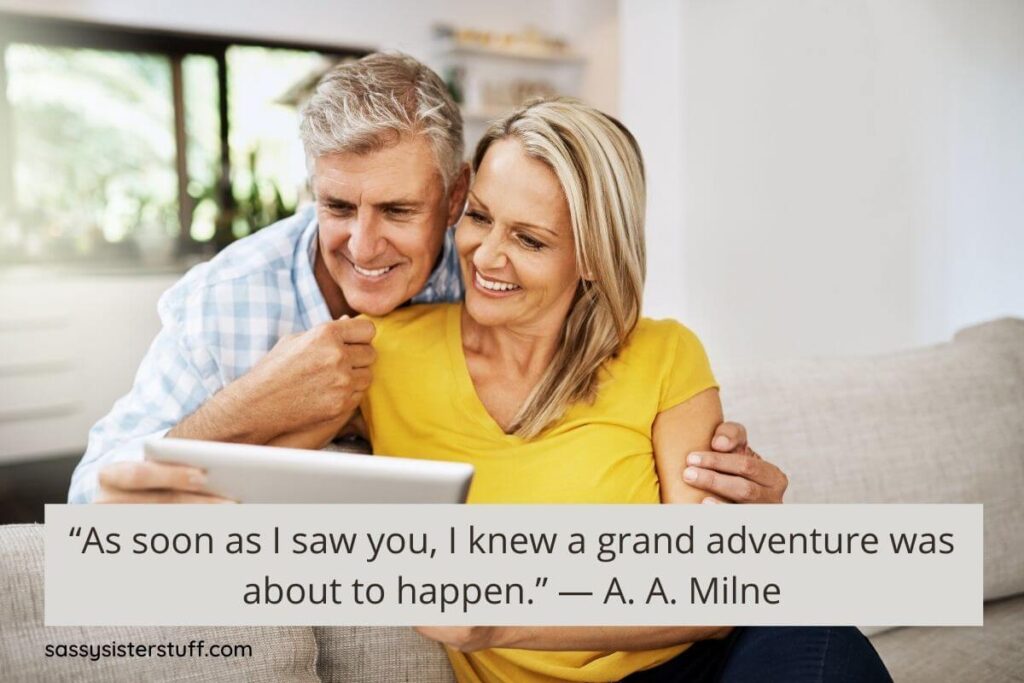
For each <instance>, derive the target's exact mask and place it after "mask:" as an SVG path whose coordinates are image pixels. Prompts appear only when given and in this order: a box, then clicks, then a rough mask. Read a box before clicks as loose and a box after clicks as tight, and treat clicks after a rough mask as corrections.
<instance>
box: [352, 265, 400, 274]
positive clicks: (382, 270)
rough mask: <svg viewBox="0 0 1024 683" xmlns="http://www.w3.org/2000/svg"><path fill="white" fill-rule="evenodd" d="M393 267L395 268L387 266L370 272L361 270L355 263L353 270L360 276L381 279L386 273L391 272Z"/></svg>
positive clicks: (366, 269) (364, 269)
mask: <svg viewBox="0 0 1024 683" xmlns="http://www.w3.org/2000/svg"><path fill="white" fill-rule="evenodd" d="M393 267H394V266H385V267H384V268H377V269H375V270H370V269H368V268H360V267H359V266H357V265H356V264H354V263H353V264H352V269H353V270H355V271H356V272H357V273H359V274H360V275H363V276H365V277H380V276H381V275H383V274H384V273H386V272H388V271H389V270H391V269H392V268H393Z"/></svg>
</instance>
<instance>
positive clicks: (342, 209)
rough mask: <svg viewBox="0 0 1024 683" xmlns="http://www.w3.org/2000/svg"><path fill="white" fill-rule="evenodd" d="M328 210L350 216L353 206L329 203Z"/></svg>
mask: <svg viewBox="0 0 1024 683" xmlns="http://www.w3.org/2000/svg"><path fill="white" fill-rule="evenodd" d="M327 210H328V211H330V212H331V213H333V214H337V215H339V216H348V215H351V213H352V207H351V206H346V205H345V204H328V205H327Z"/></svg>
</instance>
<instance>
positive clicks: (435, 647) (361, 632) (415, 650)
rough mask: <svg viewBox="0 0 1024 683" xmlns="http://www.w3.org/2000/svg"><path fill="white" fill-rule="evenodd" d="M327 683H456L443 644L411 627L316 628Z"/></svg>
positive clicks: (319, 662) (320, 667)
mask: <svg viewBox="0 0 1024 683" xmlns="http://www.w3.org/2000/svg"><path fill="white" fill-rule="evenodd" d="M313 631H314V632H315V633H316V640H317V644H319V646H320V658H319V659H318V660H317V672H318V673H319V674H320V678H321V680H323V681H324V683H377V681H396V683H397V681H415V682H416V683H454V681H455V677H454V676H453V675H452V668H451V665H450V664H449V663H448V656H447V655H446V654H445V653H444V647H442V646H441V645H440V644H438V643H436V642H434V641H432V640H429V639H428V638H424V637H423V636H421V635H420V634H418V633H416V632H415V631H413V630H412V629H411V628H408V627H397V626H318V627H314V628H313Z"/></svg>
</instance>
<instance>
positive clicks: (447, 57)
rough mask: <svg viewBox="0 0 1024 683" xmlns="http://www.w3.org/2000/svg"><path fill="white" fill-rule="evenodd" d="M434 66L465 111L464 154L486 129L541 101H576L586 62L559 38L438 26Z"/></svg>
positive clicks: (530, 30)
mask: <svg viewBox="0 0 1024 683" xmlns="http://www.w3.org/2000/svg"><path fill="white" fill-rule="evenodd" d="M434 37H435V42H436V45H437V53H436V59H435V61H434V65H435V66H436V67H437V71H438V73H440V74H441V75H442V76H443V78H444V80H445V83H446V84H447V85H448V90H449V92H450V93H451V94H452V98H453V99H454V100H455V101H456V102H457V103H458V104H459V106H460V107H461V108H462V116H463V120H464V122H465V136H466V148H467V149H468V150H471V149H472V148H473V147H474V145H475V144H476V141H477V140H478V139H479V138H480V136H481V135H482V134H483V131H484V128H485V127H486V125H487V123H488V122H490V121H492V120H493V119H496V118H500V117H502V116H504V115H505V114H507V113H508V112H510V111H512V110H513V109H515V108H516V107H518V106H520V105H521V104H523V103H524V102H527V101H528V100H531V99H534V98H537V97H552V96H555V95H571V96H575V97H578V96H579V94H580V84H581V82H582V77H583V69H584V67H585V66H586V62H585V60H584V59H583V58H582V57H580V56H579V55H577V54H575V53H574V52H573V51H572V49H571V48H570V46H569V43H568V42H567V41H566V40H565V39H563V38H559V37H557V36H551V35H547V34H544V33H542V32H541V31H539V30H537V29H535V28H527V29H524V30H523V31H519V32H516V33H499V32H495V31H485V30H479V29H474V28H465V27H455V26H450V25H437V26H435V27H434Z"/></svg>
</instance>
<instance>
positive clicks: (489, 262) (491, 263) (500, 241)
mask: <svg viewBox="0 0 1024 683" xmlns="http://www.w3.org/2000/svg"><path fill="white" fill-rule="evenodd" d="M507 263H508V257H507V256H506V254H505V237H504V236H503V235H502V234H501V231H500V230H497V229H494V230H491V231H489V232H488V233H487V234H486V235H484V238H483V240H481V242H480V246H479V247H477V248H476V251H474V252H473V265H474V266H476V269H477V270H483V271H488V270H490V271H494V270H498V269H500V268H504V267H505V265H506V264H507Z"/></svg>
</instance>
